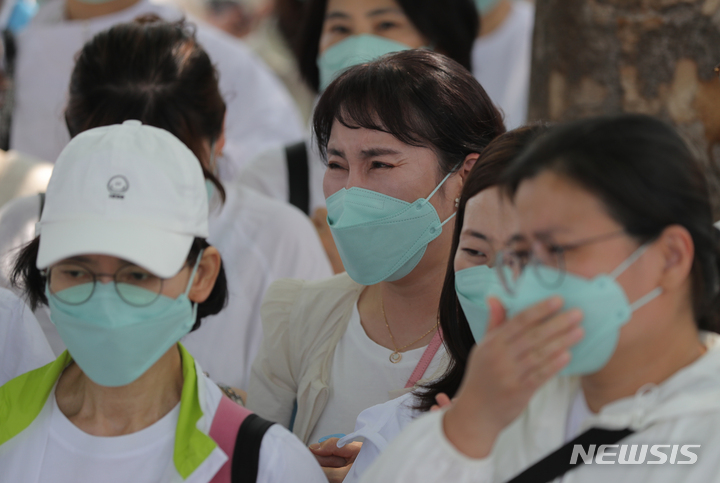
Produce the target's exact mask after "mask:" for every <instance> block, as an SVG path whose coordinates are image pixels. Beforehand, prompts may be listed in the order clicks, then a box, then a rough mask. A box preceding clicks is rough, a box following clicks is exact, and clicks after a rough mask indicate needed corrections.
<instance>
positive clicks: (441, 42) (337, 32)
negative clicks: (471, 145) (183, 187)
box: [240, 0, 478, 272]
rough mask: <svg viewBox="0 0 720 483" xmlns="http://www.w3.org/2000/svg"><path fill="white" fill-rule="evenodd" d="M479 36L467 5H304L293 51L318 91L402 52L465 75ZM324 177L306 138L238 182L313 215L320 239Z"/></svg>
mask: <svg viewBox="0 0 720 483" xmlns="http://www.w3.org/2000/svg"><path fill="white" fill-rule="evenodd" d="M477 33H478V15H477V12H476V9H475V5H474V4H473V1H472V0H447V1H442V2H438V1H436V0H309V1H308V2H307V4H306V6H305V14H304V16H303V19H302V27H301V29H300V34H299V36H298V38H297V39H296V41H295V43H294V45H295V46H296V48H295V54H296V56H297V58H298V63H299V66H300V71H301V74H302V77H303V79H304V80H305V82H306V83H307V84H308V86H310V88H311V89H312V90H313V92H318V93H322V91H323V90H324V89H325V88H326V87H327V85H328V84H329V83H330V82H331V81H332V80H333V79H334V78H335V77H336V76H337V75H338V74H340V73H341V72H342V71H343V70H345V69H347V68H348V67H351V66H353V65H357V64H360V63H363V62H369V61H372V60H374V59H376V58H378V57H380V56H381V55H384V54H388V53H391V52H398V51H401V50H407V49H417V48H425V49H431V50H435V51H437V52H440V53H443V54H445V55H447V56H448V57H450V58H452V59H454V60H456V61H457V62H459V63H460V64H462V65H463V66H464V67H465V68H467V69H468V70H470V68H471V60H470V58H471V54H472V49H473V45H474V42H475V39H476V36H477ZM324 171H325V168H324V164H323V163H322V160H321V159H320V154H319V153H318V152H317V151H316V150H314V149H313V147H312V143H311V142H310V140H309V139H306V140H305V141H303V142H302V143H299V144H296V145H290V146H285V147H282V146H278V147H277V148H276V149H273V150H270V151H268V152H266V153H264V154H263V155H261V156H259V157H258V158H256V159H255V160H254V161H253V162H252V163H251V164H250V166H248V168H246V169H245V171H244V172H243V174H242V176H240V181H241V182H242V183H244V184H246V185H248V186H250V187H252V188H253V189H256V190H259V191H261V192H263V193H265V194H267V195H269V196H271V197H273V198H278V199H282V200H285V201H289V202H290V203H292V204H293V205H295V206H297V207H298V208H300V209H301V210H302V211H304V212H306V213H307V214H308V215H310V216H313V215H315V216H313V218H314V220H315V221H316V224H317V225H318V227H319V228H324V230H323V231H321V233H326V234H328V236H329V233H328V232H327V225H326V224H325V223H324V217H325V215H326V213H325V197H324V195H323V188H322V179H323V175H324ZM318 210H319V211H318ZM330 245H331V243H330ZM328 253H329V254H330V255H331V258H332V259H333V262H334V263H333V266H334V267H335V269H336V271H337V272H341V271H342V270H343V268H342V262H341V261H340V260H339V259H338V258H337V254H336V252H334V250H333V249H332V248H330V249H329V251H328Z"/></svg>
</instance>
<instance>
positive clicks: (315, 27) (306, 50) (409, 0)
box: [294, 0, 480, 92]
mask: <svg viewBox="0 0 720 483" xmlns="http://www.w3.org/2000/svg"><path fill="white" fill-rule="evenodd" d="M307 1H308V4H307V5H306V7H305V11H304V16H303V21H302V28H301V29H300V31H299V33H298V34H297V37H296V38H297V41H296V42H295V43H294V45H295V46H296V47H295V56H296V57H297V59H298V63H299V66H300V73H301V74H302V76H303V78H304V79H305V81H306V82H307V83H308V85H309V86H310V87H311V88H312V89H314V90H315V91H316V92H317V91H318V89H319V86H320V73H319V71H318V67H317V59H318V53H319V47H320V37H321V36H322V32H323V24H324V23H325V14H326V10H327V0H307ZM396 1H397V3H398V5H399V6H400V8H402V10H403V13H405V15H406V16H407V17H408V19H410V22H412V24H413V26H414V27H415V28H416V29H417V30H418V31H419V32H420V33H421V34H422V35H423V37H425V38H426V39H427V40H428V42H430V44H431V45H432V46H433V48H434V49H435V50H436V51H438V52H441V53H443V54H445V55H447V56H448V57H450V58H452V59H454V60H456V61H457V62H459V63H460V65H462V66H463V67H465V68H466V69H468V70H472V69H471V61H470V59H471V56H472V49H473V45H474V42H475V38H476V37H477V34H478V31H479V29H480V16H479V15H478V12H477V9H476V8H475V3H474V2H473V0H443V1H442V2H440V1H438V0H396Z"/></svg>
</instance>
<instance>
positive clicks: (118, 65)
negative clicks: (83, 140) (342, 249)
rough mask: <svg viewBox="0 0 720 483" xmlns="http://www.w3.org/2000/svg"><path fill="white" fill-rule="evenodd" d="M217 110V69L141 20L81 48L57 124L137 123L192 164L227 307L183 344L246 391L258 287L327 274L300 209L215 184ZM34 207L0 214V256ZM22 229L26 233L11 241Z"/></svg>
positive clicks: (58, 346)
mask: <svg viewBox="0 0 720 483" xmlns="http://www.w3.org/2000/svg"><path fill="white" fill-rule="evenodd" d="M128 45H134V46H136V49H128V48H127V46H128ZM138 52H142V53H143V55H139V54H138ZM176 52H183V53H185V55H175V53H176ZM225 107H226V103H225V101H224V100H223V97H222V95H221V93H220V89H219V85H218V78H217V72H216V70H215V68H214V67H213V64H212V62H211V59H210V58H209V57H208V55H207V54H206V52H205V51H204V50H203V48H202V47H201V46H200V45H199V44H198V42H197V40H196V39H195V37H194V36H193V33H192V31H191V30H190V28H189V26H188V25H187V24H183V23H170V22H164V21H160V20H159V19H158V18H157V17H154V18H153V17H145V18H144V19H143V20H142V21H137V22H131V23H127V24H121V25H116V26H115V27H113V28H111V29H109V30H107V31H105V32H101V33H99V34H98V35H96V36H95V37H94V38H93V39H92V40H91V41H90V42H88V43H87V44H86V45H85V47H84V48H83V49H82V51H81V52H80V54H79V57H78V59H77V64H76V66H75V69H74V71H73V75H72V78H71V82H70V88H69V97H68V105H67V109H66V111H65V121H66V124H67V127H68V130H69V132H70V134H71V136H75V135H77V134H79V133H81V132H83V131H85V130H87V129H91V128H94V127H99V126H107V125H110V124H117V123H121V122H123V121H125V120H127V119H138V120H140V121H142V122H143V123H144V124H148V125H151V126H155V127H159V128H162V129H165V130H167V131H169V132H170V133H172V134H174V135H175V136H176V137H177V138H178V139H180V140H181V141H182V142H183V143H184V144H185V145H186V146H188V147H189V148H190V150H192V151H193V153H194V154H195V156H196V157H197V159H199V160H200V161H201V163H202V165H201V166H202V169H203V173H204V174H205V178H206V180H207V186H208V194H209V197H210V208H211V210H210V220H209V232H210V235H209V240H210V242H211V243H212V244H213V245H214V246H215V247H217V249H218V250H219V251H220V253H221V254H222V257H223V260H224V262H225V268H226V270H227V278H228V286H229V294H230V297H229V300H228V306H227V309H226V310H224V311H223V312H222V313H220V314H219V315H217V316H215V317H213V318H212V320H208V323H207V324H205V325H204V326H203V329H202V330H199V331H197V332H193V334H192V335H190V336H189V337H188V338H187V339H186V340H184V341H183V342H184V343H185V344H186V347H187V348H188V349H189V350H190V351H191V352H192V353H193V355H194V356H195V357H197V358H198V360H199V361H200V362H201V363H202V365H203V367H204V368H205V370H206V371H207V372H208V373H209V374H210V376H211V377H212V378H213V379H214V380H216V381H218V382H222V383H225V384H228V385H230V386H235V387H239V388H241V389H245V387H246V384H247V379H248V375H249V372H250V365H251V363H252V361H253V359H254V357H255V354H256V352H257V348H258V347H259V345H260V341H261V338H262V329H261V326H260V313H259V312H260V304H261V301H262V298H263V295H264V294H265V290H266V289H267V287H268V286H269V285H270V283H272V282H273V281H274V280H277V279H280V278H300V279H305V280H317V279H322V278H325V277H328V276H330V275H331V270H330V264H329V262H328V260H327V257H326V256H325V253H324V251H323V248H322V245H321V244H320V241H319V239H318V236H317V233H316V231H315V229H314V228H313V226H312V223H311V222H310V220H308V219H307V217H305V216H304V215H303V214H302V213H300V212H299V211H298V210H296V209H294V208H292V207H290V206H287V204H286V203H282V202H279V201H277V200H272V199H269V198H266V197H264V196H262V195H260V194H259V193H257V192H255V191H253V190H252V189H250V188H246V187H240V186H237V185H233V184H230V183H228V184H225V186H223V184H221V183H220V182H219V181H218V170H219V169H220V168H221V166H222V165H223V161H224V158H222V157H221V153H222V152H223V150H224V140H225V135H224V127H223V126H224V119H225V112H226V109H225ZM216 160H218V161H219V162H216ZM157 193H158V195H161V194H162V191H161V190H160V189H158V191H157ZM39 211H40V200H39V198H38V197H37V196H35V197H33V198H30V199H24V200H20V201H17V202H15V203H12V204H11V205H10V206H8V207H7V209H5V210H3V211H0V254H2V252H4V251H7V250H8V249H12V248H16V247H18V246H20V245H21V244H23V243H25V242H27V241H29V240H30V239H32V237H33V236H34V233H33V230H34V226H35V222H36V221H37V218H38V212H39ZM13 218H15V219H16V220H20V221H21V222H20V223H17V222H16V223H13ZM18 225H22V226H18ZM23 228H24V230H23ZM22 231H25V233H27V232H29V233H28V234H25V235H24V239H22V240H20V239H18V238H22V237H20V236H18V235H17V234H18V233H21V232H22ZM15 254H16V252H13V251H11V252H10V255H11V256H8V257H7V258H8V259H10V258H11V257H12V256H14V255H15ZM6 263H7V262H6ZM0 278H1V277H0ZM0 284H2V282H1V281H0ZM44 315H45V314H44V313H43V312H42V311H41V312H39V313H38V319H39V320H40V322H41V323H43V322H45V325H44V328H45V329H46V330H45V332H46V334H47V335H48V338H49V339H50V341H51V345H52V346H53V349H54V350H55V353H56V354H59V353H61V352H62V350H64V345H63V344H62V341H60V340H58V339H59V337H58V336H57V333H56V331H55V330H54V327H53V326H52V324H50V323H49V322H48V321H47V316H45V317H44V319H43V316H44Z"/></svg>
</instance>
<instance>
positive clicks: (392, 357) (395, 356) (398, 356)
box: [390, 351, 402, 364]
mask: <svg viewBox="0 0 720 483" xmlns="http://www.w3.org/2000/svg"><path fill="white" fill-rule="evenodd" d="M401 360H402V354H400V353H399V352H398V351H395V352H393V353H392V354H390V362H392V363H393V364H397V363H398V362H400V361H401Z"/></svg>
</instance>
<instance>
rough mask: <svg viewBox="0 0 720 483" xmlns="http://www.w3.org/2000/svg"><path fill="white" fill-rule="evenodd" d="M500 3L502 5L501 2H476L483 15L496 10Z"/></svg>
mask: <svg viewBox="0 0 720 483" xmlns="http://www.w3.org/2000/svg"><path fill="white" fill-rule="evenodd" d="M498 3H500V0H475V7H476V8H477V9H478V12H480V14H481V15H482V14H485V13H488V12H489V11H490V10H492V9H493V8H495V5H497V4H498Z"/></svg>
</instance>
